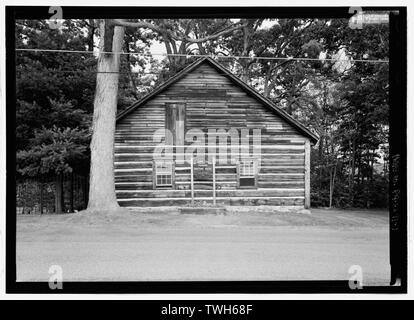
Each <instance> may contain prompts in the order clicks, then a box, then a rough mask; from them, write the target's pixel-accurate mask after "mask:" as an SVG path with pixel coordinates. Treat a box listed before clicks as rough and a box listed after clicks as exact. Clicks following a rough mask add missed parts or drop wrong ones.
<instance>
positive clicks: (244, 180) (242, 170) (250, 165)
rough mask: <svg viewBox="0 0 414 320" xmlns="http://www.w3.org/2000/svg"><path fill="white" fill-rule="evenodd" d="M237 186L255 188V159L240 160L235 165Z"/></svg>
mask: <svg viewBox="0 0 414 320" xmlns="http://www.w3.org/2000/svg"><path fill="white" fill-rule="evenodd" d="M237 170H238V171H237V172H238V186H239V188H249V187H251V188H255V187H256V183H257V162H256V160H241V161H240V162H239V163H238V167H237Z"/></svg>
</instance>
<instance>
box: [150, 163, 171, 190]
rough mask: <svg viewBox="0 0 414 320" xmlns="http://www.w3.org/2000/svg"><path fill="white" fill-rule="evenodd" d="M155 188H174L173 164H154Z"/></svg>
mask: <svg viewBox="0 0 414 320" xmlns="http://www.w3.org/2000/svg"><path fill="white" fill-rule="evenodd" d="M154 173H155V174H154V187H172V185H173V162H172V161H165V160H164V161H155V162H154Z"/></svg>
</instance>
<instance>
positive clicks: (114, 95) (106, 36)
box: [87, 20, 124, 211]
mask: <svg viewBox="0 0 414 320" xmlns="http://www.w3.org/2000/svg"><path fill="white" fill-rule="evenodd" d="M105 24H106V25H105ZM100 31H101V43H100V50H101V51H108V49H109V50H111V51H112V52H113V53H119V52H121V50H122V44H123V38H124V28H123V27H118V26H116V27H113V26H110V25H108V20H106V21H105V22H101V29H100ZM111 42H112V43H111ZM119 65H120V54H105V53H100V55H99V59H98V74H97V79H96V92H95V101H94V112H93V123H92V129H93V133H92V141H91V170H90V186H89V202H88V208H87V210H90V211H103V210H105V211H108V210H114V209H118V208H119V205H118V202H117V200H116V195H115V183H114V182H115V181H114V180H115V179H114V133H115V119H116V109H117V100H118V81H119Z"/></svg>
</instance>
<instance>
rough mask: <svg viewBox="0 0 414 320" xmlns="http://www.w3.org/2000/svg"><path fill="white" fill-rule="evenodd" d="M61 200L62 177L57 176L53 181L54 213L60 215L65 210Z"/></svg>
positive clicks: (60, 175)
mask: <svg viewBox="0 0 414 320" xmlns="http://www.w3.org/2000/svg"><path fill="white" fill-rule="evenodd" d="M63 200H64V199H63V175H62V174H58V175H56V180H55V213H62V212H63V211H64V210H65V208H64V201H63Z"/></svg>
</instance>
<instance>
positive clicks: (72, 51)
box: [16, 48, 389, 63]
mask: <svg viewBox="0 0 414 320" xmlns="http://www.w3.org/2000/svg"><path fill="white" fill-rule="evenodd" d="M16 51H19V52H22V51H26V52H51V53H52V52H53V53H78V54H94V55H95V54H100V53H102V54H120V55H138V56H147V57H150V56H165V57H186V58H192V57H196V58H202V57H211V58H219V59H230V58H233V59H251V60H282V61H290V60H297V61H334V62H339V61H343V62H366V63H389V60H371V59H351V58H349V59H334V58H324V59H319V58H306V57H283V58H282V57H250V56H232V55H229V56H224V55H203V54H177V53H171V54H169V53H153V54H146V53H138V52H119V53H114V52H105V51H103V52H102V51H101V52H95V51H84V50H60V49H22V48H18V49H16Z"/></svg>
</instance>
